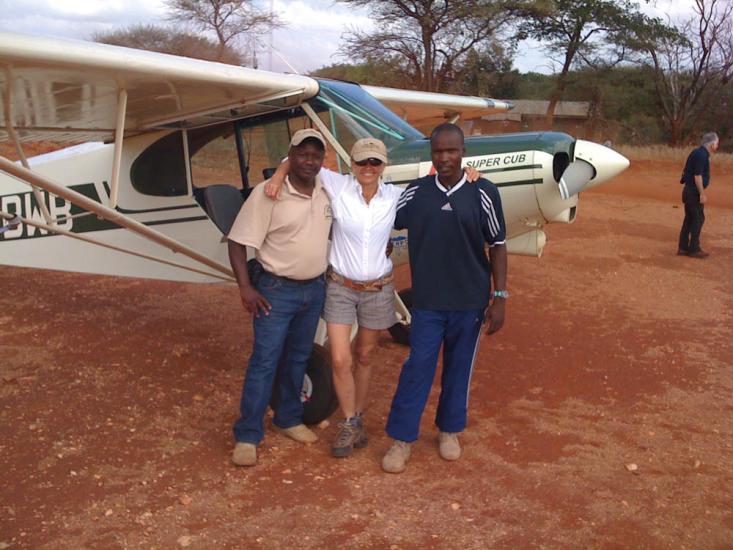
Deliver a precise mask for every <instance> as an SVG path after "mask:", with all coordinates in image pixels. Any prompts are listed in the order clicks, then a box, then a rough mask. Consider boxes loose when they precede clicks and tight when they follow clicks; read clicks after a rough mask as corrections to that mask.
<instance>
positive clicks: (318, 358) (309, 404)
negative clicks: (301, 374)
mask: <svg viewBox="0 0 733 550" xmlns="http://www.w3.org/2000/svg"><path fill="white" fill-rule="evenodd" d="M279 399H280V396H279V394H278V391H277V387H274V388H273V390H272V397H271V398H270V407H272V408H273V409H274V408H275V407H276V406H277V403H278V401H279ZM300 400H301V401H302V402H303V423H304V424H308V425H313V424H318V423H319V422H321V421H323V420H325V419H326V418H328V417H329V416H331V415H332V414H333V411H335V410H336V407H338V397H337V396H336V390H335V389H334V387H333V379H332V377H331V357H330V355H329V353H328V351H327V350H326V349H325V348H324V347H323V346H319V345H318V344H313V351H312V352H311V356H310V357H309V358H308V364H307V365H306V368H305V378H304V379H303V389H302V390H301V393H300Z"/></svg>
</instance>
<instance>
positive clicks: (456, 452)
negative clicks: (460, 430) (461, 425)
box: [438, 432, 461, 460]
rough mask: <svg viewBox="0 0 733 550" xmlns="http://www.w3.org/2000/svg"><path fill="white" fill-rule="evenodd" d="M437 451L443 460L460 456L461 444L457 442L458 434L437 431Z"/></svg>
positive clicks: (455, 458)
mask: <svg viewBox="0 0 733 550" xmlns="http://www.w3.org/2000/svg"><path fill="white" fill-rule="evenodd" d="M438 451H439V452H440V457H441V458H442V459H444V460H458V459H459V458H461V444H460V443H459V442H458V434H457V433H450V432H438Z"/></svg>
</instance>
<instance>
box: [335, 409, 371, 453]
mask: <svg viewBox="0 0 733 550" xmlns="http://www.w3.org/2000/svg"><path fill="white" fill-rule="evenodd" d="M366 444H367V438H366V434H365V433H364V426H363V424H362V422H361V419H360V418H359V417H358V416H352V417H351V418H347V419H346V420H345V421H344V422H343V424H339V433H338V435H336V441H334V443H333V446H332V447H331V454H332V455H333V456H335V457H336V458H344V457H347V456H349V455H350V454H351V452H352V451H353V450H354V449H355V448H356V449H361V448H362V447H366Z"/></svg>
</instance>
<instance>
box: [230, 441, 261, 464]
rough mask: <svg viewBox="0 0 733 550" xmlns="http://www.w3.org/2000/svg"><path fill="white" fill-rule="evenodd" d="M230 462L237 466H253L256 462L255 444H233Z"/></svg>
mask: <svg viewBox="0 0 733 550" xmlns="http://www.w3.org/2000/svg"><path fill="white" fill-rule="evenodd" d="M232 462H234V464H236V465H237V466H254V465H255V464H257V445H255V444H253V443H237V444H236V445H234V452H233V453H232Z"/></svg>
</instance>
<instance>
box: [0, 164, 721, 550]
mask: <svg viewBox="0 0 733 550" xmlns="http://www.w3.org/2000/svg"><path fill="white" fill-rule="evenodd" d="M679 169H680V167H679V166H678V165H677V164H676V163H674V164H673V163H665V162H649V161H646V162H644V161H640V162H638V163H635V164H634V165H633V166H632V168H631V169H629V170H628V171H627V172H626V173H625V174H624V175H623V176H622V177H621V178H620V179H619V180H617V181H616V182H614V183H611V184H609V185H606V186H604V187H601V188H600V189H598V190H596V191H591V192H588V193H585V194H584V195H583V197H582V198H581V203H580V208H579V216H578V219H577V221H576V222H575V223H574V224H572V225H569V226H550V227H549V228H548V234H549V242H548V245H547V247H546V250H545V255H544V256H543V257H542V258H541V259H533V258H522V257H511V258H510V289H511V291H512V293H513V295H512V298H511V299H510V301H509V305H508V312H507V315H508V317H507V324H506V326H505V328H504V329H503V330H502V331H501V332H500V333H498V334H497V335H495V336H492V337H487V338H485V339H484V341H483V344H482V348H481V352H480V357H479V362H478V364H477V367H476V370H475V373H474V378H473V385H472V393H471V410H470V426H469V428H468V430H467V431H466V432H465V434H464V435H463V436H462V441H463V443H464V449H465V452H464V456H463V458H462V459H461V460H460V461H458V462H456V463H447V462H444V461H442V460H441V459H440V458H439V457H438V455H437V451H436V445H435V436H436V431H435V428H434V426H433V425H432V416H433V415H434V413H435V395H433V396H432V397H431V400H430V403H429V406H428V410H427V411H426V414H425V416H424V422H423V431H422V434H421V439H420V441H419V442H418V443H417V444H416V445H415V446H414V451H413V458H412V460H411V461H410V464H409V467H408V470H407V471H406V472H405V473H404V474H402V475H399V476H393V475H387V474H384V473H382V472H381V471H380V468H379V461H380V459H381V456H382V454H383V452H384V451H385V449H386V447H387V446H388V440H387V438H386V436H385V435H384V434H383V432H382V427H383V425H384V421H385V417H386V414H387V412H388V407H389V403H390V399H391V396H392V392H393V390H394V387H395V383H396V379H397V376H398V373H399V369H400V365H401V362H402V361H403V359H404V358H405V355H406V350H405V348H403V347H400V346H398V345H396V344H394V343H392V342H391V341H390V340H389V338H388V337H387V336H385V337H384V339H383V340H382V342H381V344H382V345H381V346H380V348H379V349H378V350H377V351H376V353H375V356H374V362H375V364H376V365H378V368H377V373H378V374H377V377H376V381H375V384H374V388H373V394H372V397H373V400H372V405H371V408H370V409H369V410H368V412H367V415H368V426H369V428H370V433H371V440H370V443H369V446H368V447H367V448H366V449H364V450H361V451H357V452H356V454H355V455H354V456H352V457H351V458H349V459H346V460H335V459H332V458H330V456H329V452H328V443H329V442H330V441H331V439H332V438H333V436H334V433H335V430H336V427H335V424H336V422H335V418H333V419H332V422H331V425H330V426H328V427H326V428H323V429H319V433H320V435H321V436H322V441H321V442H319V443H317V444H315V445H312V446H309V447H302V446H299V445H297V444H296V443H294V442H292V441H289V440H286V439H284V438H283V437H281V436H279V435H277V434H275V433H273V432H272V431H271V430H270V429H269V427H268V431H267V437H266V440H265V442H264V444H263V446H262V448H261V452H260V462H259V464H258V465H257V466H256V467H254V468H251V469H237V468H235V467H233V466H232V465H231V464H230V462H229V457H230V452H231V446H232V441H231V428H230V426H231V423H232V421H233V420H234V419H235V416H236V413H237V406H238V396H239V391H240V386H241V383H242V377H243V371H244V364H245V358H246V356H247V353H248V351H249V348H250V338H251V327H250V322H249V321H248V320H247V319H246V317H245V315H244V313H243V312H242V310H241V305H240V303H239V300H238V298H237V293H236V290H235V288H234V287H233V286H228V285H227V286H214V285H211V286H207V285H193V284H178V283H170V282H159V281H145V280H135V279H117V278H110V277H98V276H88V275H78V274H67V273H58V272H48V271H37V270H24V269H17V268H9V267H2V268H0V276H1V277H2V282H3V291H2V294H1V295H0V338H1V340H0V357H2V362H1V363H0V374H1V376H2V378H1V379H0V549H5V548H12V549H15V548H48V549H51V548H54V549H55V548H103V549H108V548H174V547H177V546H178V547H190V548H201V549H204V548H206V549H208V548H259V547H261V548H290V547H296V546H297V547H302V548H332V547H334V548H426V547H429V548H532V547H538V548H540V547H541V548H581V547H582V548H622V547H623V548H721V549H722V548H731V547H733V449H732V447H733V400H732V399H731V395H732V392H733V366H732V364H733V344H732V343H731V342H732V340H731V326H733V323H732V322H731V317H732V313H731V312H732V307H733V298H732V296H733V281H732V279H731V272H732V271H733V269H732V268H733V236H731V229H730V228H731V227H733V185H731V184H733V178H731V176H730V174H723V173H718V172H720V170H719V171H718V172H715V171H714V186H713V187H712V188H711V190H710V201H711V202H710V204H709V206H708V208H707V217H708V221H707V223H706V225H705V229H704V245H705V246H706V248H708V249H709V250H710V252H711V253H712V255H711V257H710V258H709V259H707V260H695V259H690V258H679V257H677V256H675V251H676V238H677V232H678V228H679V224H680V223H681V219H682V215H683V214H682V210H681V208H679V207H678V201H679V193H680V186H679V185H678V184H676V179H677V177H678V175H679ZM714 170H715V168H714ZM630 464H635V465H636V470H635V471H633V472H632V471H629V469H627V466H628V465H630Z"/></svg>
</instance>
